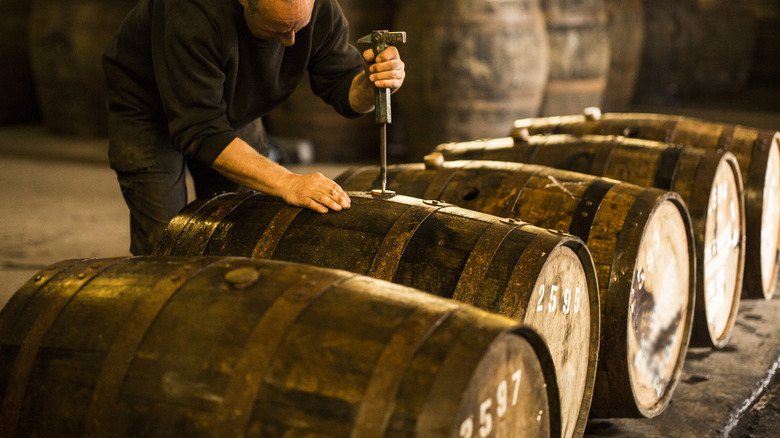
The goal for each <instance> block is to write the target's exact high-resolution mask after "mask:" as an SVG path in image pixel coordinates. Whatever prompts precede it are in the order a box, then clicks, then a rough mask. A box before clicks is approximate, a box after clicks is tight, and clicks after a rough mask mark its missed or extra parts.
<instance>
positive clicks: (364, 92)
mask: <svg viewBox="0 0 780 438" xmlns="http://www.w3.org/2000/svg"><path fill="white" fill-rule="evenodd" d="M363 60H364V61H365V62H364V64H363V66H364V70H363V71H362V72H360V74H358V75H357V76H355V78H354V79H353V80H352V87H351V88H350V89H349V104H350V105H351V106H352V109H353V110H355V111H356V112H359V113H367V112H369V111H373V109H374V87H375V86H376V87H379V88H389V89H390V92H391V93H395V92H396V91H398V89H399V88H401V85H403V83H404V79H405V78H406V70H405V65H404V62H403V61H401V55H400V54H399V53H398V48H396V47H395V46H388V47H387V49H385V50H384V51H383V52H382V53H380V54H379V55H378V56H377V57H376V62H374V50H373V49H368V50H366V51H365V52H363Z"/></svg>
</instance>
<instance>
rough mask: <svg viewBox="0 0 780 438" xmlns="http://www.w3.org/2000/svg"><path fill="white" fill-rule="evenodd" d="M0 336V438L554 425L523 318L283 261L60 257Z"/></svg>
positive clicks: (545, 379) (13, 306) (534, 430)
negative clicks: (1, 435) (0, 432)
mask: <svg viewBox="0 0 780 438" xmlns="http://www.w3.org/2000/svg"><path fill="white" fill-rule="evenodd" d="M0 349H2V352H3V355H2V360H3V361H2V365H3V369H4V370H5V372H3V373H2V374H1V375H0V379H2V381H1V382H2V383H1V384H2V389H3V391H2V392H0V394H2V398H3V401H2V403H3V404H2V412H0V426H2V430H3V431H4V433H5V434H7V436H88V437H98V436H142V435H143V436H224V437H237V436H278V437H281V436H321V437H361V438H362V437H382V436H399V437H400V436H404V437H411V436H415V437H442V438H444V437H451V436H477V433H478V432H477V431H478V430H481V431H482V432H483V433H484V434H485V436H488V435H489V436H499V437H506V438H510V437H515V436H519V435H520V434H523V436H525V435H526V434H528V436H538V437H551V436H558V434H559V433H560V419H559V417H558V416H559V415H560V411H559V406H558V404H557V403H558V393H557V388H556V382H555V375H554V372H553V366H552V364H551V360H552V359H551V358H550V355H549V351H548V350H547V348H546V346H545V344H544V341H543V340H542V338H541V337H539V336H538V334H536V332H535V331H534V330H532V329H530V328H528V327H525V326H522V325H518V324H517V323H516V322H515V321H513V320H511V319H509V318H505V317H502V316H500V315H494V314H490V313H488V312H485V311H481V310H479V309H476V308H473V307H471V306H466V305H463V304H460V303H455V302H453V301H450V300H444V299H441V298H438V297H433V296H430V295H428V294H424V293H421V292H419V291H415V290H412V289H410V288H405V287H401V286H398V285H394V284H391V283H387V282H383V281H379V280H375V279H370V278H366V277H362V276H359V275H355V274H352V273H347V272H343V271H336V270H330V269H322V268H316V267H311V266H303V265H298V264H293V263H284V262H271V261H257V260H249V259H245V258H230V257H198V258H164V257H136V258H120V259H91V260H74V261H67V262H62V263H59V264H56V265H54V266H52V267H51V268H49V269H46V270H44V271H41V272H40V273H39V274H38V275H36V276H35V277H34V278H32V279H31V280H30V281H28V282H27V283H26V284H25V285H24V286H22V288H21V289H20V290H19V291H18V292H17V293H16V294H15V295H14V296H13V297H12V299H11V301H10V302H9V303H8V305H7V306H6V307H5V308H4V309H3V311H2V313H0ZM463 431H472V432H473V433H472V435H468V434H466V435H463V434H462V432H463Z"/></svg>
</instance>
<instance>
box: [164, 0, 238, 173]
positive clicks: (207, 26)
mask: <svg viewBox="0 0 780 438" xmlns="http://www.w3.org/2000/svg"><path fill="white" fill-rule="evenodd" d="M154 7H155V8H158V10H156V11H154V13H153V14H152V16H153V22H152V40H151V44H152V62H153V66H154V72H155V78H156V81H157V87H158V89H159V93H160V98H161V100H162V105H163V110H164V112H165V116H166V118H167V120H168V132H169V135H170V138H171V142H172V144H173V145H174V147H175V148H177V149H178V150H179V151H181V152H182V153H183V154H185V155H187V156H193V157H195V158H196V159H198V160H199V161H201V162H203V163H206V164H211V163H213V162H214V160H215V159H216V158H217V156H218V155H219V154H220V153H221V152H222V150H223V149H224V148H225V147H226V146H227V145H228V144H229V143H230V142H231V141H233V139H235V138H236V135H235V133H234V132H233V128H232V127H231V124H230V122H229V121H228V118H227V105H226V103H225V100H224V95H223V89H224V83H225V74H224V73H223V71H222V69H221V68H220V59H221V55H220V54H221V53H222V50H221V49H222V48H221V44H222V41H223V38H222V36H221V34H220V29H219V28H218V26H217V25H216V20H214V19H213V18H210V17H209V16H208V14H207V13H206V12H205V11H203V10H202V9H200V8H199V7H198V6H197V3H195V2H189V1H175V0H174V1H157V2H155V6H154Z"/></svg>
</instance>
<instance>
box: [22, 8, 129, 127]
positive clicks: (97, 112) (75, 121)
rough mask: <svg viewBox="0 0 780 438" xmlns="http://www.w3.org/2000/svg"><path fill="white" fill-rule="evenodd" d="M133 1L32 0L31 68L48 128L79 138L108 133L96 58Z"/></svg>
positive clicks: (102, 89) (103, 91) (102, 82)
mask: <svg viewBox="0 0 780 438" xmlns="http://www.w3.org/2000/svg"><path fill="white" fill-rule="evenodd" d="M135 3H136V1H135V0H122V1H119V2H116V1H102V0H64V1H59V0H34V1H33V6H32V12H31V16H30V62H31V64H32V72H33V77H34V79H35V88H36V91H37V93H38V100H39V104H40V108H41V112H42V114H43V121H44V124H45V125H46V127H47V128H49V129H50V130H52V131H54V132H58V133H63V134H72V135H77V136H104V135H107V132H108V127H107V124H108V111H107V109H106V102H105V100H106V86H105V82H106V81H105V77H104V75H103V69H102V67H101V65H100V57H101V55H102V54H103V49H105V47H106V45H108V42H109V41H110V40H111V38H112V37H113V36H114V33H115V32H116V31H117V29H118V28H119V24H120V23H121V22H122V19H123V18H124V17H125V15H126V14H127V13H128V12H129V11H130V9H132V7H133V6H135Z"/></svg>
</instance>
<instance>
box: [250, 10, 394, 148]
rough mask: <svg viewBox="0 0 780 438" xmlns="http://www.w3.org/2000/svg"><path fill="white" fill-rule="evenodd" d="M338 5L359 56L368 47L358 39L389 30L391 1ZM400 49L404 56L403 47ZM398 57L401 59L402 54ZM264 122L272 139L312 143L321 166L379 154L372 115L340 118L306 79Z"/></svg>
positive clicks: (391, 135) (391, 11)
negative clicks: (306, 140)
mask: <svg viewBox="0 0 780 438" xmlns="http://www.w3.org/2000/svg"><path fill="white" fill-rule="evenodd" d="M338 3H339V6H340V7H341V9H342V11H343V13H344V16H345V17H346V19H347V21H349V34H350V38H351V39H352V41H350V42H351V43H352V44H353V45H355V46H356V47H357V48H358V50H360V51H361V52H362V51H363V50H365V49H367V48H369V47H368V46H362V45H359V44H357V40H358V38H360V37H362V36H363V35H368V34H370V33H371V31H372V30H374V29H391V26H392V17H393V9H392V7H393V0H380V1H376V0H375V1H370V2H367V1H360V0H339V2H338ZM399 49H400V50H401V51H402V53H403V49H404V48H403V46H401V47H399ZM401 57H402V58H404V56H403V54H402V56H401ZM263 122H264V123H265V125H266V127H267V128H268V132H269V133H270V134H271V135H273V136H281V137H297V138H306V139H309V140H311V142H312V143H313V145H314V148H315V154H316V158H317V161H320V162H323V161H324V162H344V161H348V162H354V161H363V160H366V159H375V158H376V157H377V156H378V154H379V128H378V127H377V124H376V122H375V120H374V117H373V115H372V114H370V115H366V116H363V117H359V118H356V119H348V118H346V117H344V116H342V115H340V114H339V113H337V112H336V110H334V109H333V107H332V106H330V105H328V104H327V103H325V102H323V101H322V99H320V98H319V97H317V96H316V95H315V94H314V93H313V92H312V90H311V87H310V86H309V80H308V76H306V77H304V78H303V79H302V80H301V82H300V84H299V85H298V87H297V88H296V89H295V91H294V92H293V94H292V95H291V96H290V97H289V98H288V99H287V100H285V101H284V102H282V103H281V104H280V105H279V106H278V107H276V108H274V109H273V110H272V111H271V112H269V113H268V114H267V115H265V116H263ZM396 137H397V135H396V130H394V129H392V126H391V129H390V132H389V133H388V138H389V141H390V143H392V144H395V143H397V142H398V141H399V140H397V139H396ZM392 151H394V150H392ZM392 151H391V152H392Z"/></svg>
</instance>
